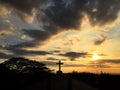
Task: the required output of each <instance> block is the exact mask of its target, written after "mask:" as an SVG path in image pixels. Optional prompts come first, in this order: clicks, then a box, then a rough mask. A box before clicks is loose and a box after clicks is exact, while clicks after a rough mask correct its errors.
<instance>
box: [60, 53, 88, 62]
mask: <svg viewBox="0 0 120 90" xmlns="http://www.w3.org/2000/svg"><path fill="white" fill-rule="evenodd" d="M59 55H61V56H65V57H68V58H69V59H70V60H74V59H76V58H79V57H86V56H87V55H88V53H86V52H81V53H79V52H67V53H65V54H59Z"/></svg>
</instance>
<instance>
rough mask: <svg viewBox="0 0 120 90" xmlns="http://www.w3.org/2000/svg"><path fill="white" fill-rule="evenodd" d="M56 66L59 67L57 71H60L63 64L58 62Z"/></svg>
mask: <svg viewBox="0 0 120 90" xmlns="http://www.w3.org/2000/svg"><path fill="white" fill-rule="evenodd" d="M56 64H57V65H58V66H59V71H61V65H63V63H62V62H61V61H60V60H59V62H58V63H56Z"/></svg>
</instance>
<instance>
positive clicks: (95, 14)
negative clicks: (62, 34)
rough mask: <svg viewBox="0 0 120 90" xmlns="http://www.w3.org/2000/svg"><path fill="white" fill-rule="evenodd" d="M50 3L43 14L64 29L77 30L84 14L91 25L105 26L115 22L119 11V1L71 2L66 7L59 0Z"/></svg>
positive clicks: (79, 0) (74, 0)
mask: <svg viewBox="0 0 120 90" xmlns="http://www.w3.org/2000/svg"><path fill="white" fill-rule="evenodd" d="M52 1H53V2H54V5H53V6H51V7H49V8H47V9H45V10H44V12H45V13H46V14H47V16H48V17H49V18H50V19H51V20H52V21H53V22H54V24H55V25H57V26H59V27H61V28H65V29H76V28H78V27H79V26H80V24H81V22H82V19H83V17H84V15H85V14H86V15H87V16H88V17H89V21H90V23H91V25H93V26H94V25H105V24H107V23H109V22H113V21H114V20H116V18H117V16H118V12H119V11H120V7H119V6H120V1H119V0H71V2H72V3H70V5H67V6H66V3H67V2H66V3H63V2H62V1H61V0H52Z"/></svg>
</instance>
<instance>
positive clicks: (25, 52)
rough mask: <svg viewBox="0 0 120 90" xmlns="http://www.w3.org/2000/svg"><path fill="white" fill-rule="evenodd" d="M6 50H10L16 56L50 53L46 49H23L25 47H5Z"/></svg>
mask: <svg viewBox="0 0 120 90" xmlns="http://www.w3.org/2000/svg"><path fill="white" fill-rule="evenodd" d="M7 50H9V51H11V52H12V53H13V54H14V55H16V56H22V55H25V56H31V55H47V54H52V53H51V52H47V51H40V50H39V51H33V50H25V49H19V48H13V47H11V48H7Z"/></svg>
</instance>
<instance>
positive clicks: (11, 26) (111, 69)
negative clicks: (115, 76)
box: [0, 0, 120, 74]
mask: <svg viewBox="0 0 120 90" xmlns="http://www.w3.org/2000/svg"><path fill="white" fill-rule="evenodd" d="M11 57H25V58H28V59H31V60H37V61H40V62H42V63H45V64H46V65H47V66H48V67H50V69H54V70H55V71H56V70H58V66H57V65H56V63H57V62H58V61H59V60H61V61H62V62H63V63H64V64H63V66H62V70H63V72H71V71H80V72H95V73H99V72H101V71H103V72H107V73H119V74H120V0H23V1H22V0H0V62H4V61H5V60H7V59H9V58H11Z"/></svg>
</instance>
